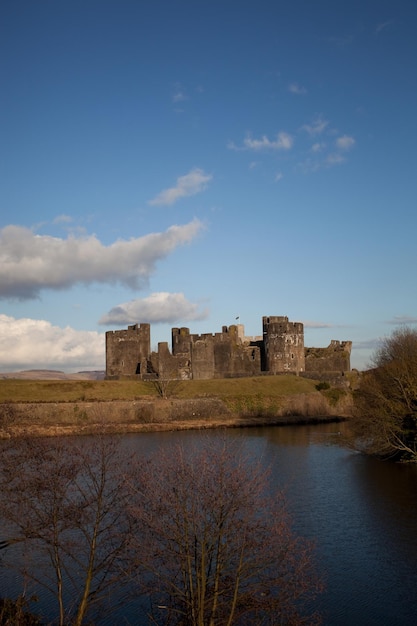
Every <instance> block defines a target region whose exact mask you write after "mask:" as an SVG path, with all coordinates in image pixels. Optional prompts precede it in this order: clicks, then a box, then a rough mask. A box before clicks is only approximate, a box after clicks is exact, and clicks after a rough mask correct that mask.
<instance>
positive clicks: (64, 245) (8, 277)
mask: <svg viewBox="0 0 417 626" xmlns="http://www.w3.org/2000/svg"><path fill="white" fill-rule="evenodd" d="M201 228H202V224H201V222H199V221H198V220H193V221H192V222H189V223H188V224H185V225H184V226H171V227H170V228H168V229H167V230H166V231H165V232H162V233H151V234H148V235H144V236H142V237H138V238H136V239H134V238H132V239H129V240H128V241H124V240H117V241H115V242H114V243H112V244H110V245H109V246H104V245H103V244H102V243H101V242H100V241H99V240H98V239H97V237H96V236H95V235H90V236H80V237H75V236H69V237H68V238H67V239H60V238H57V237H50V236H48V235H35V234H34V233H33V232H32V231H31V230H29V229H28V228H24V227H22V226H13V225H12V226H6V227H5V228H3V229H0V298H18V299H28V298H36V297H39V294H40V292H41V290H43V289H66V288H69V287H72V286H73V285H75V284H84V285H88V284H92V283H107V284H116V283H119V284H123V285H126V286H128V287H130V288H132V289H140V288H143V287H144V286H145V285H147V282H148V279H149V277H150V275H151V274H152V273H153V272H154V270H155V265H156V263H157V261H159V260H161V259H163V258H165V257H166V256H168V255H169V254H170V253H171V252H173V250H175V249H176V248H177V247H178V246H180V245H183V244H186V243H189V242H190V241H192V240H193V239H194V238H195V237H196V235H197V234H198V232H199V231H200V230H201Z"/></svg>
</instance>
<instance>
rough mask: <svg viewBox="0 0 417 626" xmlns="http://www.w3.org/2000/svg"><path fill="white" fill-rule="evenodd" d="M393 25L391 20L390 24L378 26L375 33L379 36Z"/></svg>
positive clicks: (384, 23)
mask: <svg viewBox="0 0 417 626" xmlns="http://www.w3.org/2000/svg"><path fill="white" fill-rule="evenodd" d="M391 24H392V21H391V20H388V22H381V23H379V24H377V25H376V28H375V33H376V34H377V35H378V34H379V33H381V32H382V31H383V30H385V29H387V28H389V27H390V26H391Z"/></svg>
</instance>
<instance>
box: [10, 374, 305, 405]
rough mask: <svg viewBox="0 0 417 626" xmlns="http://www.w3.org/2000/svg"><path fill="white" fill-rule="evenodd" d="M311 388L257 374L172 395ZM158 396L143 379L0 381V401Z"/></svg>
mask: <svg viewBox="0 0 417 626" xmlns="http://www.w3.org/2000/svg"><path fill="white" fill-rule="evenodd" d="M314 391H315V381H311V380H308V379H304V378H300V377H298V376H292V375H285V376H260V377H257V378H233V379H218V380H191V381H184V382H181V383H180V384H179V385H177V386H176V388H175V397H177V398H183V399H186V398H210V397H216V398H220V399H223V400H226V401H231V400H232V399H236V398H253V399H255V398H259V397H268V398H280V397H285V396H289V395H297V394H305V393H311V392H314ZM157 395H158V394H157V391H156V389H155V387H154V386H153V385H152V383H146V382H143V381H130V380H117V381H101V380H89V381H79V380H76V381H73V380H63V381H61V380H53V381H52V380H15V379H5V380H0V402H84V401H85V402H93V401H106V400H137V399H140V398H142V397H145V396H148V397H149V396H153V397H157Z"/></svg>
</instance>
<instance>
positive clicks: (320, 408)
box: [0, 392, 350, 438]
mask: <svg viewBox="0 0 417 626" xmlns="http://www.w3.org/2000/svg"><path fill="white" fill-rule="evenodd" d="M348 399H349V397H348V396H343V398H342V401H339V402H338V403H336V404H333V405H332V404H331V403H330V402H329V400H328V399H326V398H325V397H324V396H322V394H320V393H318V392H313V393H304V394H295V395H291V396H288V397H286V398H281V399H280V400H279V401H277V399H276V398H270V397H261V396H257V397H256V398H251V397H239V398H233V399H230V398H229V399H228V400H227V401H225V400H224V399H220V398H187V399H179V398H174V399H162V398H152V397H144V398H140V399H136V400H111V401H95V402H88V401H77V402H3V403H1V404H0V437H3V438H4V437H7V438H9V437H19V436H25V435H31V436H58V435H88V434H93V433H97V432H106V433H112V434H126V433H138V432H151V431H169V430H171V431H173V430H184V429H208V428H239V427H245V426H246V427H247V426H260V425H263V426H272V425H286V424H309V423H322V422H329V421H341V420H344V419H347V418H348V417H349V412H350V408H349V407H350V403H349V401H348Z"/></svg>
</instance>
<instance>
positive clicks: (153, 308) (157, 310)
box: [99, 291, 208, 325]
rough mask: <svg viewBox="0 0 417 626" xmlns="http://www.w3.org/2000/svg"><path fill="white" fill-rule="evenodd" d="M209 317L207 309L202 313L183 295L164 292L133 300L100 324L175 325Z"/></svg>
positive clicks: (105, 316)
mask: <svg viewBox="0 0 417 626" xmlns="http://www.w3.org/2000/svg"><path fill="white" fill-rule="evenodd" d="M207 315H208V311H207V309H204V310H202V311H200V310H199V308H198V305H197V304H193V303H192V302H189V301H188V300H187V299H186V298H185V296H184V294H183V293H168V292H165V291H162V292H159V293H153V294H151V295H150V296H148V297H147V298H142V299H136V300H131V301H130V302H124V303H122V304H119V305H118V306H115V307H113V308H112V309H111V310H110V311H109V312H108V313H106V314H105V315H103V316H102V318H101V319H100V321H99V324H103V325H111V324H123V325H126V324H132V323H133V324H136V323H138V322H147V323H149V324H151V323H156V324H161V323H174V322H178V321H186V320H201V319H205V318H206V317H207Z"/></svg>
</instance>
